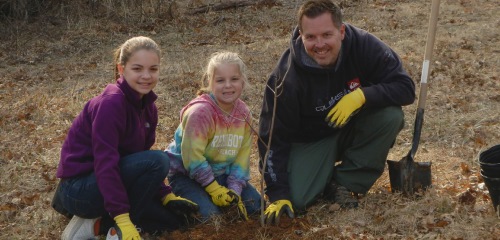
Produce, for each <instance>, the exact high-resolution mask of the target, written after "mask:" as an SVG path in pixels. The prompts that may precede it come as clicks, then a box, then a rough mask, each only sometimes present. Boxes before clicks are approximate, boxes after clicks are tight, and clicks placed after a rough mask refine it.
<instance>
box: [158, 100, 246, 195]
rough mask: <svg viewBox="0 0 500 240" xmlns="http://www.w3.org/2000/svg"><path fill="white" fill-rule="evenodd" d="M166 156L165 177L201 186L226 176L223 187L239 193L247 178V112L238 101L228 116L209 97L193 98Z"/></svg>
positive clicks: (182, 116) (185, 110)
mask: <svg viewBox="0 0 500 240" xmlns="http://www.w3.org/2000/svg"><path fill="white" fill-rule="evenodd" d="M180 117H181V122H180V124H179V127H178V128H177V130H176V131H175V135H174V141H173V142H172V143H170V145H169V146H168V148H167V150H166V151H167V153H168V154H169V155H170V159H171V160H170V172H169V176H173V175H175V174H185V175H189V177H191V178H192V179H194V180H195V181H197V182H198V183H200V185H201V186H203V187H205V186H206V185H208V184H209V183H211V182H212V181H213V180H214V178H215V177H217V176H220V175H222V174H227V175H228V179H227V187H228V188H229V189H232V190H234V191H235V192H236V193H238V194H241V190H242V188H243V187H245V186H246V183H247V181H248V180H249V175H250V150H251V144H252V131H251V128H250V124H251V119H252V117H251V113H250V111H249V109H248V107H247V105H246V104H245V103H244V102H243V101H241V100H240V99H238V100H237V101H236V102H235V105H234V108H233V111H232V112H231V113H230V114H229V115H228V114H227V113H225V112H223V111H222V110H221V109H220V108H219V107H218V106H217V104H216V103H215V100H214V99H213V98H212V96H211V95H208V94H203V95H201V96H198V97H197V98H195V99H193V100H192V101H191V102H189V104H187V105H186V106H185V107H184V108H183V109H182V110H181V114H180Z"/></svg>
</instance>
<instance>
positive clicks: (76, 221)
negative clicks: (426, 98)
mask: <svg viewBox="0 0 500 240" xmlns="http://www.w3.org/2000/svg"><path fill="white" fill-rule="evenodd" d="M83 221H85V219H84V218H80V217H76V216H75V217H73V218H71V220H70V221H69V223H68V226H66V228H65V229H64V231H63V233H62V236H61V240H73V236H74V235H75V233H76V232H77V231H78V229H80V227H82V224H83Z"/></svg>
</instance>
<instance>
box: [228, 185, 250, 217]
mask: <svg viewBox="0 0 500 240" xmlns="http://www.w3.org/2000/svg"><path fill="white" fill-rule="evenodd" d="M229 195H231V196H233V197H234V200H233V204H236V205H237V206H238V212H239V213H240V214H241V215H242V217H243V219H245V220H248V214H247V208H246V207H245V204H243V201H242V200H241V197H240V196H238V194H237V193H236V192H235V191H233V190H229Z"/></svg>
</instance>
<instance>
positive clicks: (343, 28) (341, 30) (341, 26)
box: [340, 23, 345, 40]
mask: <svg viewBox="0 0 500 240" xmlns="http://www.w3.org/2000/svg"><path fill="white" fill-rule="evenodd" d="M340 35H341V36H342V40H344V37H345V24H343V23H342V25H340Z"/></svg>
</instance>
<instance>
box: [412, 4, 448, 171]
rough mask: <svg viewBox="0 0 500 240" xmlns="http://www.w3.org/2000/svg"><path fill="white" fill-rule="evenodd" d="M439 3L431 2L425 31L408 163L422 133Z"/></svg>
mask: <svg viewBox="0 0 500 240" xmlns="http://www.w3.org/2000/svg"><path fill="white" fill-rule="evenodd" d="M439 3H440V0H433V1H432V6H431V16H430V19H429V29H428V31H427V41H426V44H425V55H424V62H423V64H422V75H421V77H420V96H419V98H418V105H417V113H416V116H415V126H414V129H413V142H412V147H411V150H410V152H409V153H408V155H409V157H408V159H410V161H413V157H414V156H415V153H416V152H417V149H418V144H419V141H420V133H421V131H422V125H423V122H424V109H425V102H426V98H427V78H428V77H429V74H430V67H431V60H432V49H433V48H434V40H435V39H436V26H437V20H438V14H439Z"/></svg>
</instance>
